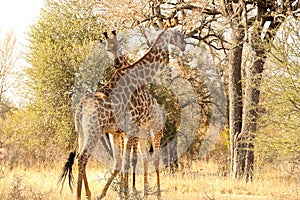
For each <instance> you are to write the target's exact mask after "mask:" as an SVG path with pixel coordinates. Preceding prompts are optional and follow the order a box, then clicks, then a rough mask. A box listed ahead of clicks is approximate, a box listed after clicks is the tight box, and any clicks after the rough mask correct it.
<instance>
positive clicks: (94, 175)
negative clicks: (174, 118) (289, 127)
mask: <svg viewBox="0 0 300 200" xmlns="http://www.w3.org/2000/svg"><path fill="white" fill-rule="evenodd" d="M1 167H2V168H0V170H1V174H0V188H1V190H0V199H2V200H6V199H14V200H20V199H33V200H40V199H43V200H46V199H49V200H50V199H51V200H52V199H53V200H56V199H62V200H71V199H75V193H72V192H71V191H70V189H69V187H68V185H67V184H65V186H64V188H63V191H62V192H60V190H61V187H60V185H58V183H57V181H58V177H59V175H60V173H61V166H57V167H46V168H43V169H37V168H34V167H31V168H27V169H25V168H24V167H19V168H14V169H6V168H5V165H2V166H1ZM217 168H218V166H217V165H215V164H212V163H206V162H198V163H196V164H193V166H192V167H190V169H189V170H181V171H180V172H177V173H175V174H174V175H172V174H170V173H167V172H164V171H162V172H161V184H162V190H163V192H162V197H163V199H164V200H184V199H187V200H193V199H195V200H196V199H197V200H198V199H200V200H201V199H207V200H210V199H228V200H229V199H230V200H233V199H243V200H247V199H249V200H250V199H251V200H252V199H254V200H256V199H257V200H260V199H262V200H263V199H266V200H269V199H291V200H292V199H295V200H296V199H299V197H300V183H299V177H298V179H297V177H294V176H291V175H289V174H287V173H285V172H283V171H279V170H276V169H274V168H268V169H264V170H261V171H260V172H256V173H255V178H254V180H253V182H251V183H246V182H244V181H234V180H232V179H231V178H230V177H228V176H219V175H218V173H214V172H215V171H216V170H217ZM74 172H75V177H77V174H76V173H77V168H76V167H75V168H74ZM87 173H88V179H89V183H90V186H91V191H92V195H93V196H95V195H97V194H99V193H100V192H101V190H102V188H103V186H104V184H105V173H107V169H105V168H103V167H100V166H99V165H98V164H96V163H92V164H90V166H89V167H88V169H87ZM142 178H143V177H142V175H138V178H137V181H138V185H137V187H138V188H137V189H138V191H141V190H142V188H143V184H142V180H143V179H142ZM150 184H151V186H152V187H154V185H155V176H154V173H152V174H151V175H150ZM83 194H84V191H83ZM115 197H116V192H115V191H114V189H113V188H110V189H109V190H108V193H107V197H106V199H115ZM82 199H84V198H82ZM149 199H155V197H154V195H153V196H150V198H149Z"/></svg>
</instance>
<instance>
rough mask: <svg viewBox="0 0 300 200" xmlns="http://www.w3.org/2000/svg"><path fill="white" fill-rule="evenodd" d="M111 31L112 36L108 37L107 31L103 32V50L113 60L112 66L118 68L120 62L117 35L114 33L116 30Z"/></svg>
mask: <svg viewBox="0 0 300 200" xmlns="http://www.w3.org/2000/svg"><path fill="white" fill-rule="evenodd" d="M111 33H112V38H109V37H108V34H107V32H104V33H103V35H104V37H105V41H106V46H105V51H106V53H107V55H108V57H109V58H110V59H111V60H112V61H113V62H114V66H115V67H116V68H119V67H120V64H121V62H120V57H121V55H119V50H118V49H119V46H118V40H117V35H116V31H112V32H111Z"/></svg>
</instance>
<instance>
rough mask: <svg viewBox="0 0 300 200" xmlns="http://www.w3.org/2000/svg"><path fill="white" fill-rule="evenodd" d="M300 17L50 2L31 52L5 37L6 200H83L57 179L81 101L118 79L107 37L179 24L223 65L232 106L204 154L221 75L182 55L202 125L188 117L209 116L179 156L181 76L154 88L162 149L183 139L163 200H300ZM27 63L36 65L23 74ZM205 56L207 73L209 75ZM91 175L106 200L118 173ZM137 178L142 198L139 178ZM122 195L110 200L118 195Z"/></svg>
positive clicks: (1, 53)
mask: <svg viewBox="0 0 300 200" xmlns="http://www.w3.org/2000/svg"><path fill="white" fill-rule="evenodd" d="M299 9H300V3H299V1H297V0H296V1H294V0H291V1H260V0H255V1H254V0H253V1H252V0H249V1H246V0H239V1H238V0H212V1H210V0H209V1H193V0H178V1H168V0H166V1H157V0H151V1H139V0H138V1H128V0H118V1H114V0H112V1H97V0H88V1H79V0H66V1H56V0H47V1H45V4H44V6H43V8H42V10H41V13H40V16H39V18H38V20H37V21H36V22H35V23H34V24H32V27H31V28H30V31H29V32H28V33H27V38H28V41H29V46H28V47H26V49H25V50H24V51H23V52H24V53H23V54H18V53H17V51H16V45H15V44H16V38H15V37H14V35H13V33H7V34H6V33H5V35H6V36H5V37H1V38H0V188H1V190H0V199H73V197H74V194H71V192H70V191H69V190H68V189H67V188H64V190H63V191H62V193H61V194H60V186H59V185H57V181H58V177H59V174H60V172H61V167H62V166H63V163H64V161H65V159H66V158H67V155H68V152H69V151H70V150H72V149H73V148H74V142H75V135H76V133H75V130H74V122H73V113H74V109H75V107H76V103H77V102H78V101H79V99H80V97H81V95H82V94H84V93H87V92H93V91H95V89H97V87H98V86H99V85H101V84H103V82H105V81H106V80H108V79H109V77H110V75H111V74H112V72H113V67H112V66H111V62H110V61H109V59H108V58H107V56H106V55H105V53H104V51H103V49H104V46H103V45H102V44H100V42H99V40H100V39H102V40H103V39H104V36H103V34H102V33H103V32H105V31H107V32H110V31H112V30H117V33H118V34H120V35H121V34H122V33H125V32H126V31H129V30H132V29H141V30H147V29H143V28H152V29H153V28H163V27H164V23H165V21H166V19H168V18H173V17H174V16H176V17H178V19H179V22H180V23H179V27H180V28H179V31H180V32H182V33H185V35H186V36H187V37H188V38H189V39H190V40H189V41H193V45H194V46H197V47H199V48H201V49H202V51H203V52H205V55H208V56H209V60H210V61H212V63H214V64H213V65H214V66H215V67H216V69H217V70H218V77H220V80H221V81H220V82H222V85H223V86H224V92H225V93H224V94H225V95H226V98H225V101H226V102H225V104H224V105H227V104H228V105H227V106H226V107H225V108H221V109H220V110H224V112H222V113H223V114H224V119H226V120H224V123H223V125H222V127H221V128H220V129H216V130H218V133H217V134H216V135H218V138H217V140H216V141H214V145H213V146H210V149H207V150H209V153H207V154H205V155H201V157H199V154H201V152H200V149H201V145H202V144H203V143H204V141H205V140H207V138H206V137H205V136H206V134H207V132H208V129H209V127H210V124H211V123H212V122H213V120H214V119H213V117H212V116H213V114H214V113H213V112H214V111H215V110H214V106H216V105H219V104H218V102H217V101H216V100H215V99H214V98H213V93H214V92H216V91H212V90H211V88H212V87H211V83H210V82H207V81H206V80H208V79H207V76H208V75H209V74H208V72H207V71H209V70H211V69H210V68H205V67H203V68H202V69H200V68H195V67H193V66H191V65H190V64H189V63H190V61H191V60H192V58H189V57H187V56H186V57H182V56H181V57H179V56H178V58H177V59H176V55H178V54H176V52H174V55H173V57H175V62H176V65H175V66H176V73H177V74H180V77H181V78H182V79H184V80H187V81H188V82H189V84H190V85H191V86H192V88H193V91H194V93H195V96H196V104H197V105H198V106H199V108H200V112H199V115H198V116H193V115H191V116H189V117H190V118H193V119H198V118H197V117H199V126H198V127H197V130H196V131H194V133H193V134H194V135H195V137H193V141H192V143H191V145H190V147H189V148H188V149H187V150H186V151H185V153H184V154H180V155H178V154H177V150H178V148H179V147H177V145H178V146H180V144H181V143H182V142H183V140H182V139H180V138H177V137H176V132H177V131H178V130H180V122H181V119H180V117H181V112H182V110H183V109H184V108H183V107H182V105H181V104H180V102H179V101H178V99H177V97H176V95H175V94H174V90H172V87H171V86H170V87H168V84H169V83H174V82H176V78H177V77H178V76H170V77H167V78H168V80H165V79H166V77H163V78H162V79H163V80H165V81H166V82H167V84H165V85H163V86H162V85H158V84H152V85H151V86H149V87H148V90H149V92H151V94H152V95H153V96H154V97H155V98H156V99H157V101H158V102H159V104H160V105H162V107H163V108H164V111H165V118H166V122H165V132H164V135H165V137H164V138H163V139H162V144H161V145H162V146H163V145H165V144H166V143H168V141H170V140H171V139H172V140H174V138H175V141H176V142H174V143H173V146H170V147H169V149H166V148H165V149H164V152H163V155H164V159H163V162H164V164H166V165H169V166H168V167H166V168H164V169H162V172H161V173H162V190H163V198H164V199H297V198H299V196H300V194H299V192H300V126H299V121H300V68H299V63H300V59H299V58H300V43H299V39H300V35H299V33H300V28H299V19H298V17H299ZM122 39H123V38H122ZM122 42H126V41H122ZM151 42H152V41H150V43H151ZM146 49H147V48H146ZM130 50H131V49H129V50H128V49H127V50H124V49H122V51H123V52H124V54H125V56H127V59H128V60H129V61H130V62H133V61H135V60H136V59H137V58H136V54H137V52H130ZM127 53H128V55H127ZM130 53H131V55H130ZM21 56H22V57H23V58H25V59H26V61H27V63H28V67H22V66H19V65H20V63H19V62H18V59H19V58H20V57H21ZM202 58H204V57H201V59H199V63H201V62H202V64H198V65H200V66H207V63H205V62H204V59H202ZM203 63H204V64H203ZM21 69H22V70H21ZM172 70H173V71H175V69H172ZM201 70H202V71H201ZM203 70H204V71H205V70H206V73H202V72H203ZM20 71H21V72H20ZM11 80H14V81H13V82H12V81H11ZM218 83H219V82H218ZM214 84H217V82H216V81H215V82H214ZM10 88H16V89H15V90H18V93H16V94H17V95H18V98H22V99H23V101H22V102H23V103H22V104H19V105H16V104H14V101H13V98H12V97H11V96H10V95H9V91H10V90H9V89H10ZM219 88H220V90H223V87H221V86H220V87H219ZM184 89H186V88H182V91H184ZM222 105H223V104H222ZM200 119H201V120H200ZM186 133H189V130H186ZM187 137H189V135H187ZM74 171H75V172H76V168H75V169H74ZM87 173H88V177H89V180H90V182H91V190H92V194H93V195H96V194H98V193H100V192H101V189H102V188H103V186H104V184H105V181H104V180H105V178H106V177H107V173H109V168H108V167H107V166H105V165H103V163H102V164H101V161H100V162H99V161H96V160H94V161H92V162H91V163H89V165H88V169H87ZM154 177H155V176H153V177H152V176H151V177H150V182H151V183H154ZM137 181H138V189H139V188H140V189H141V188H142V184H140V183H142V176H141V175H139V176H138V180H137ZM114 184H117V183H114ZM113 191H114V187H112V188H111V189H110V190H109V192H108V193H109V194H108V196H107V199H111V198H115V196H116V192H113Z"/></svg>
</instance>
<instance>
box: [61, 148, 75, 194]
mask: <svg viewBox="0 0 300 200" xmlns="http://www.w3.org/2000/svg"><path fill="white" fill-rule="evenodd" d="M75 156H76V150H75V151H72V152H70V154H69V158H68V160H67V162H66V163H65V166H64V167H63V172H62V174H61V176H60V178H59V180H58V183H61V190H60V192H62V190H63V187H64V183H65V180H66V178H67V176H68V179H69V187H70V189H71V191H73V185H74V177H73V174H72V166H73V164H74V160H75Z"/></svg>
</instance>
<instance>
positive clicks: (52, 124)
mask: <svg viewBox="0 0 300 200" xmlns="http://www.w3.org/2000/svg"><path fill="white" fill-rule="evenodd" d="M101 33H102V26H101V21H99V18H98V17H96V16H95V14H94V13H93V9H92V8H91V7H89V6H84V5H82V4H80V3H79V1H63V2H60V3H58V2H57V1H47V3H46V4H45V5H44V7H43V9H42V10H41V14H40V17H39V19H38V21H37V22H36V23H35V24H34V25H33V26H32V27H31V29H30V31H29V32H28V40H29V42H30V43H29V46H28V51H27V52H26V59H27V61H28V62H29V63H30V64H31V67H30V68H28V69H27V70H26V74H27V76H28V77H29V78H28V80H27V81H26V85H27V86H28V97H29V99H30V102H29V104H28V106H27V107H26V108H22V109H20V110H17V111H14V112H13V114H11V115H8V116H7V118H6V120H2V121H1V122H0V123H1V130H2V133H1V135H0V136H1V138H2V141H4V143H5V144H4V145H5V146H6V147H7V148H8V149H9V151H10V155H11V156H10V157H11V158H10V159H11V163H14V162H15V161H16V160H22V161H24V162H26V163H28V162H29V160H31V161H32V160H34V161H46V160H49V161H53V159H56V158H59V156H60V151H65V150H69V149H71V148H73V146H72V141H73V138H74V137H75V134H73V133H74V124H73V111H72V99H71V96H72V93H74V82H75V79H76V72H78V70H79V67H80V66H81V65H82V63H83V60H85V59H86V57H87V56H88V54H89V53H90V52H91V48H94V47H95V42H94V41H96V40H98V39H99V37H100V35H101ZM89 64H90V65H93V66H96V64H97V63H96V64H95V63H89ZM98 64H99V63H98ZM85 78H88V77H85ZM86 81H87V80H86ZM26 163H25V164H26ZM28 164H29V163H28Z"/></svg>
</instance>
